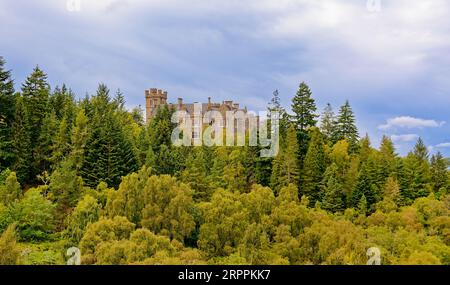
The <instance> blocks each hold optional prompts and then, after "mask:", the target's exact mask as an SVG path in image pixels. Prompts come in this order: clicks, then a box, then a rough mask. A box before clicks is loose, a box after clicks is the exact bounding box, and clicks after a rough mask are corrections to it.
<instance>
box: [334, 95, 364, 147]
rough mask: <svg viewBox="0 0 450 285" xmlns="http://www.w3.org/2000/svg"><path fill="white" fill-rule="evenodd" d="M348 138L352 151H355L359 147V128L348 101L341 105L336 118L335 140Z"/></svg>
mask: <svg viewBox="0 0 450 285" xmlns="http://www.w3.org/2000/svg"><path fill="white" fill-rule="evenodd" d="M343 139H345V140H347V142H348V144H349V150H350V152H355V151H356V150H357V148H358V139H359V136H358V128H357V127H356V124H355V115H354V114H353V111H352V108H351V107H350V103H349V102H348V101H346V102H345V104H344V105H343V106H342V107H341V109H340V110H339V114H338V117H337V120H336V130H335V134H334V140H335V142H336V141H340V140H343Z"/></svg>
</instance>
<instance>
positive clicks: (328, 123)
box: [320, 103, 336, 142]
mask: <svg viewBox="0 0 450 285" xmlns="http://www.w3.org/2000/svg"><path fill="white" fill-rule="evenodd" d="M335 127H336V119H335V115H334V112H333V107H331V104H330V103H327V106H326V107H325V109H324V111H323V113H322V115H321V117H320V131H321V132H322V134H323V136H324V138H325V140H326V141H327V142H330V141H332V138H333V133H334V130H335Z"/></svg>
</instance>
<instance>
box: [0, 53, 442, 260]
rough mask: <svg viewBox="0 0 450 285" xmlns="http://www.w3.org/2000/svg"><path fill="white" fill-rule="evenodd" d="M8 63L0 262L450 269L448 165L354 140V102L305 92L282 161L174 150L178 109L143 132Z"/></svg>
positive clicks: (288, 127)
mask: <svg viewBox="0 0 450 285" xmlns="http://www.w3.org/2000/svg"><path fill="white" fill-rule="evenodd" d="M14 86H15V84H14V81H13V74H12V71H11V70H10V69H8V67H7V64H6V61H5V60H4V59H3V58H1V57H0V264H3V265H15V264H17V265H44V264H45V265H48V264H61V265H63V264H66V262H67V259H68V256H67V255H66V253H67V249H68V248H71V247H77V248H79V250H80V252H81V263H82V264H87V265H91V264H99V265H110V264H120V265H127V264H142V265H144V264H145V265H155V264H168V265H172V264H183V265H197V264H210V265H215V264H225V265H244V264H245V265H247V264H248V265H265V264H269V265H290V264H291V265H356V264H366V263H367V261H368V256H367V250H368V249H369V248H371V247H377V248H379V250H380V252H381V255H380V257H381V264H383V265H393V264H405V265H411V264H433V265H439V264H443V265H449V264H450V215H449V214H450V195H449V190H450V174H449V165H450V164H449V160H448V159H446V158H445V157H444V156H443V155H442V154H440V153H435V154H430V153H429V151H428V149H427V147H426V145H425V143H424V141H423V140H422V139H419V140H418V141H417V143H416V145H415V147H414V148H413V149H411V151H410V152H409V153H408V154H407V155H406V156H400V155H399V154H398V153H397V152H396V149H395V147H394V144H393V142H392V140H391V139H390V138H389V137H387V136H385V137H383V139H382V141H381V144H380V146H379V147H374V146H373V145H372V144H371V141H370V138H369V137H368V136H367V135H365V136H364V135H362V136H360V134H359V131H358V129H357V127H356V118H355V114H354V112H353V111H352V108H351V105H350V103H349V102H348V101H346V102H343V105H342V106H341V107H340V108H339V109H338V110H337V111H336V112H335V111H334V110H333V107H332V106H331V105H330V104H328V105H327V106H326V107H325V108H324V109H323V111H321V110H318V107H317V106H316V102H315V100H314V98H313V94H312V91H311V89H310V88H309V87H308V85H307V84H306V83H304V82H302V83H301V84H300V85H299V88H298V91H297V93H296V94H293V96H292V100H291V102H288V103H290V104H289V105H290V106H291V109H290V110H285V109H284V108H283V107H282V103H281V100H280V95H279V94H278V92H277V91H275V92H274V93H273V97H272V100H271V102H268V106H267V108H268V111H269V112H274V111H277V112H279V113H280V114H282V116H281V119H280V150H279V152H278V155H277V156H276V157H274V158H264V157H261V156H260V155H259V151H260V147H258V146H243V147H227V146H220V147H205V146H201V147H184V146H182V147H175V146H173V145H172V143H171V133H172V130H173V128H174V127H175V126H174V124H173V123H171V114H172V112H173V110H171V109H169V108H168V107H165V108H160V109H159V110H158V113H157V115H156V116H155V117H154V118H153V119H152V120H151V121H150V122H148V123H145V122H144V120H143V112H142V110H140V108H134V109H132V110H128V109H127V108H126V107H125V95H124V94H123V93H122V92H121V91H120V90H117V91H116V92H114V91H113V92H111V91H110V90H109V88H108V87H107V86H106V85H105V84H102V83H101V84H99V85H98V89H97V90H96V92H95V93H94V94H87V95H86V96H84V97H83V96H76V95H75V94H74V93H73V92H72V91H71V89H70V88H68V87H67V86H65V85H62V86H56V87H54V88H51V87H50V85H49V83H48V77H47V74H46V73H45V72H44V71H43V70H41V69H40V68H39V67H38V66H36V67H35V68H34V69H33V70H32V72H31V74H30V75H29V76H28V77H27V79H26V80H25V82H23V83H22V84H21V88H20V90H15V88H14Z"/></svg>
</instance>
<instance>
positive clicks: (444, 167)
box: [431, 152, 450, 193]
mask: <svg viewBox="0 0 450 285" xmlns="http://www.w3.org/2000/svg"><path fill="white" fill-rule="evenodd" d="M448 168H449V162H448V161H447V160H446V159H445V158H444V157H443V156H442V153H440V152H438V153H436V154H435V155H433V156H432V157H431V183H432V185H433V191H434V192H439V191H441V190H443V191H444V193H448V190H449V188H450V183H449V182H450V180H449V171H448Z"/></svg>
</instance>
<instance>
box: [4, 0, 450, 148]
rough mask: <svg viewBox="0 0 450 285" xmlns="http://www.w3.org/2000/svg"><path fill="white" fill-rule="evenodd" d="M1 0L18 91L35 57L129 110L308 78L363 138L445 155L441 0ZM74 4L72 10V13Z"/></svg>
mask: <svg viewBox="0 0 450 285" xmlns="http://www.w3.org/2000/svg"><path fill="white" fill-rule="evenodd" d="M76 2H77V0H40V1H28V0H2V1H1V2H0V55H1V56H3V57H5V59H6V60H7V67H8V68H9V69H12V70H13V74H14V78H15V81H16V87H17V88H20V84H21V83H22V82H23V81H24V79H25V78H26V76H27V75H28V74H29V73H30V72H31V70H32V68H33V67H34V66H35V65H36V64H39V66H40V67H41V68H42V69H44V70H45V71H46V72H47V73H48V75H49V80H50V83H51V85H52V86H53V87H54V86H56V85H61V84H62V83H66V84H67V85H68V86H69V87H71V88H72V89H73V90H74V91H75V92H76V94H77V95H78V96H84V95H85V94H86V93H89V94H92V93H94V92H95V89H96V87H97V85H98V83H99V82H104V83H106V84H107V85H108V86H109V87H110V88H111V89H112V90H115V89H117V88H120V89H121V90H122V91H123V92H124V93H125V95H126V99H127V103H128V106H129V107H133V106H137V105H140V104H141V105H144V95H143V94H144V89H146V88H150V87H158V88H162V89H165V90H167V91H168V92H169V97H170V99H171V101H176V98H177V97H184V98H185V100H186V101H206V98H207V97H209V96H211V97H213V98H215V100H216V101H222V100H225V99H231V100H235V101H239V102H240V103H241V104H243V105H247V106H248V107H249V109H252V110H254V111H260V110H264V109H265V106H266V103H267V102H268V101H269V100H270V98H271V95H272V92H273V91H274V90H275V89H278V90H279V91H280V95H281V98H282V100H283V104H284V105H285V106H289V105H290V99H291V98H292V96H293V95H294V94H295V92H296V89H297V87H298V84H299V83H300V82H301V81H306V82H307V83H308V84H309V85H310V87H311V89H312V91H313V95H314V97H315V98H316V101H317V104H318V107H319V109H323V107H324V106H325V104H326V103H327V102H330V103H331V104H332V105H333V106H334V107H335V109H337V108H338V107H339V106H340V105H341V104H342V103H344V101H345V100H346V99H349V100H350V103H351V105H352V106H353V108H354V111H355V112H356V116H357V120H358V126H359V128H360V131H361V134H362V135H363V134H365V133H366V132H367V133H369V135H370V136H371V138H372V142H373V144H374V145H375V146H377V145H378V142H379V139H380V138H381V136H382V135H383V134H386V135H389V136H391V137H392V139H393V140H394V141H395V143H396V145H397V149H398V152H399V153H401V154H404V153H405V152H406V151H407V150H408V149H409V148H410V147H411V146H412V145H413V144H414V141H416V140H417V138H418V137H419V136H420V137H422V138H423V139H424V141H425V143H426V144H427V145H428V146H429V147H430V149H431V150H432V151H433V152H435V151H438V150H439V151H441V152H443V153H444V154H446V155H449V156H450V115H449V113H450V112H449V106H450V36H449V34H450V1H448V0H389V1H388V0H378V1H377V0H369V1H367V0H340V1H338V0H245V1H238V0H190V1H186V0H147V1H144V0H96V1H92V0H78V2H79V3H76ZM78 8H79V9H78Z"/></svg>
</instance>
